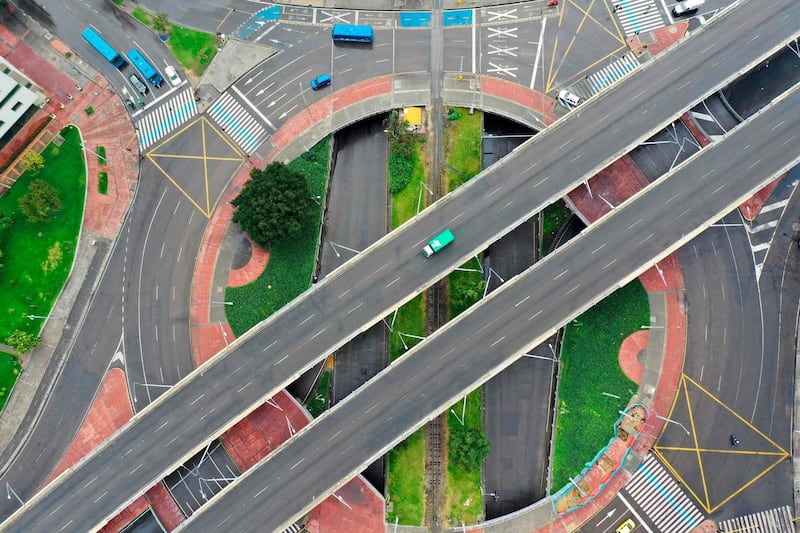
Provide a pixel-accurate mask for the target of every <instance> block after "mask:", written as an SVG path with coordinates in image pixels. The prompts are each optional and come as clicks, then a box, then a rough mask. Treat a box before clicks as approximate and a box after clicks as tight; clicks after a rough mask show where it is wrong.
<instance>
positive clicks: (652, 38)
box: [627, 22, 689, 56]
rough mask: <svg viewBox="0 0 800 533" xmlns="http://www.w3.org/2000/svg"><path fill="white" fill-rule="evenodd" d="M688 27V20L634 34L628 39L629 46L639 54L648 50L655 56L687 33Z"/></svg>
mask: <svg viewBox="0 0 800 533" xmlns="http://www.w3.org/2000/svg"><path fill="white" fill-rule="evenodd" d="M688 29H689V23H688V22H676V23H675V24H673V25H672V26H667V27H666V28H659V29H657V30H655V31H651V32H646V33H644V34H640V35H632V36H630V37H628V39H627V41H628V46H629V47H630V49H631V50H632V51H633V52H634V53H636V54H637V55H638V54H641V53H643V52H644V51H645V50H647V51H648V52H650V54H651V55H654V56H655V55H658V54H660V53H661V52H663V51H664V50H665V49H667V48H668V47H670V46H671V45H672V44H673V43H675V42H676V41H678V40H680V39H681V38H682V37H683V36H684V35H686V31H687V30H688Z"/></svg>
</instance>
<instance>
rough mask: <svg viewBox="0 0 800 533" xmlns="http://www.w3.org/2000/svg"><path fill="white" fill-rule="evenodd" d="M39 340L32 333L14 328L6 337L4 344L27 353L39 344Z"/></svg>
mask: <svg viewBox="0 0 800 533" xmlns="http://www.w3.org/2000/svg"><path fill="white" fill-rule="evenodd" d="M39 340H40V339H39V337H38V336H37V335H34V334H33V333H26V332H24V331H21V330H18V329H15V330H14V331H13V332H12V333H11V335H9V336H8V338H7V339H6V344H8V345H9V346H11V347H12V348H14V349H15V350H16V351H18V352H20V353H28V352H30V351H31V350H33V349H34V348H36V347H37V346H38V345H39Z"/></svg>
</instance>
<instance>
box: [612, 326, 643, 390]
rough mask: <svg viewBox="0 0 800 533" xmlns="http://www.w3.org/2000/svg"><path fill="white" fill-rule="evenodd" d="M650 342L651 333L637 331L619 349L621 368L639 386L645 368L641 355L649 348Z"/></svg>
mask: <svg viewBox="0 0 800 533" xmlns="http://www.w3.org/2000/svg"><path fill="white" fill-rule="evenodd" d="M649 340H650V332H649V331H637V332H635V333H633V334H631V335H628V337H627V338H626V339H625V340H623V341H622V346H620V348H619V366H620V367H621V368H622V371H623V372H624V373H625V375H626V376H628V377H629V378H630V379H632V380H633V381H635V382H636V383H637V384H638V383H639V382H640V381H641V380H642V372H643V371H644V367H643V366H642V363H640V362H639V354H640V353H641V351H642V350H645V349H646V348H647V342H648V341H649Z"/></svg>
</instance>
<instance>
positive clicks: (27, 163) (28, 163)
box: [22, 152, 44, 172]
mask: <svg viewBox="0 0 800 533" xmlns="http://www.w3.org/2000/svg"><path fill="white" fill-rule="evenodd" d="M22 166H23V167H24V168H25V170H30V171H31V172H39V171H40V170H42V169H43V168H44V157H42V154H40V153H37V152H28V153H26V154H25V155H24V156H22Z"/></svg>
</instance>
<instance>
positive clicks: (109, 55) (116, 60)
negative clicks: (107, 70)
mask: <svg viewBox="0 0 800 533" xmlns="http://www.w3.org/2000/svg"><path fill="white" fill-rule="evenodd" d="M81 35H82V36H83V38H84V39H86V41H87V42H88V43H89V44H91V45H92V47H93V48H94V49H95V50H97V51H98V52H100V55H102V56H103V57H105V58H106V60H107V61H108V62H109V63H111V64H112V65H114V66H115V67H117V68H122V67H124V66H125V60H124V59H123V58H122V54H120V53H119V52H117V51H116V50H114V49H113V48H112V47H111V45H110V44H108V43H107V42H106V41H105V40H104V39H103V38H102V37H100V35H99V34H98V33H97V32H96V31H94V30H93V29H92V28H86V29H85V30H83V33H81Z"/></svg>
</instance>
